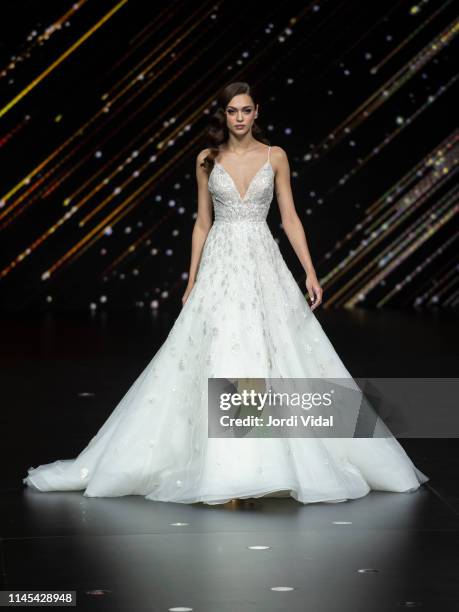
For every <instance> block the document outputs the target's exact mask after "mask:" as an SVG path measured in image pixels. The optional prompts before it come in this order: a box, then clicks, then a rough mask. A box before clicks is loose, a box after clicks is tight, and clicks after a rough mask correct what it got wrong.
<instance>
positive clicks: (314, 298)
mask: <svg viewBox="0 0 459 612" xmlns="http://www.w3.org/2000/svg"><path fill="white" fill-rule="evenodd" d="M306 289H307V290H308V293H309V298H310V300H311V302H312V306H311V310H314V309H315V308H317V306H318V305H319V304H320V303H321V302H322V294H323V290H322V287H321V286H320V284H319V281H318V280H317V276H316V273H315V272H310V273H309V274H307V275H306Z"/></svg>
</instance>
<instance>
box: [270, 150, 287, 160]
mask: <svg viewBox="0 0 459 612" xmlns="http://www.w3.org/2000/svg"><path fill="white" fill-rule="evenodd" d="M271 157H272V159H274V160H275V161H279V162H282V161H285V160H287V153H286V152H285V150H284V149H283V148H282V147H278V146H274V147H271Z"/></svg>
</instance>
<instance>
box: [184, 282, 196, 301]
mask: <svg viewBox="0 0 459 612" xmlns="http://www.w3.org/2000/svg"><path fill="white" fill-rule="evenodd" d="M193 287H194V283H193V282H191V283H190V282H189V283H188V285H187V287H186V289H185V293H184V294H183V296H182V306H184V305H185V302H186V301H187V299H188V296H189V295H190V291H191V290H192V289H193Z"/></svg>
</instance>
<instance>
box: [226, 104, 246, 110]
mask: <svg viewBox="0 0 459 612" xmlns="http://www.w3.org/2000/svg"><path fill="white" fill-rule="evenodd" d="M226 108H227V109H228V108H233V109H236V110H237V107H236V106H227V107H226ZM244 108H252V106H251V105H250V104H247V105H246V106H241V109H244Z"/></svg>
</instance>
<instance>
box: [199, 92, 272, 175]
mask: <svg viewBox="0 0 459 612" xmlns="http://www.w3.org/2000/svg"><path fill="white" fill-rule="evenodd" d="M239 94H246V95H248V96H250V97H251V98H252V100H253V103H254V104H255V106H256V105H257V98H256V97H255V96H254V93H253V91H252V88H251V87H250V85H249V84H248V83H245V82H240V81H237V82H234V83H229V85H226V87H225V88H224V89H222V90H221V92H220V94H219V95H218V97H217V110H216V111H215V113H214V114H213V115H212V116H211V118H210V121H209V126H208V127H207V129H206V131H205V133H204V137H203V145H204V147H205V148H208V149H210V152H209V154H208V155H206V157H205V158H204V160H203V161H202V162H201V166H204V169H205V170H206V171H207V172H208V173H210V172H211V170H212V168H213V166H214V162H215V158H216V157H217V155H218V153H219V146H220V145H222V144H224V143H225V142H226V141H227V140H228V137H229V133H228V128H227V125H226V115H225V109H226V107H227V106H228V104H229V102H230V101H231V100H232V99H233V98H234V96H237V95H239ZM252 135H253V137H254V138H255V139H256V140H259V141H260V142H263V143H265V144H267V145H270V144H271V143H270V142H269V140H268V139H267V138H266V136H265V135H264V132H263V130H262V128H261V127H260V126H259V125H258V123H257V121H256V120H255V121H254V122H253V124H252Z"/></svg>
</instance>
